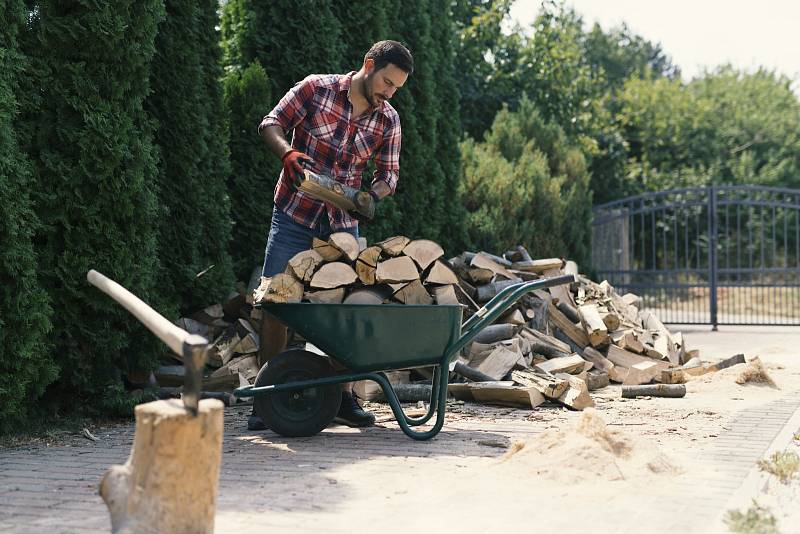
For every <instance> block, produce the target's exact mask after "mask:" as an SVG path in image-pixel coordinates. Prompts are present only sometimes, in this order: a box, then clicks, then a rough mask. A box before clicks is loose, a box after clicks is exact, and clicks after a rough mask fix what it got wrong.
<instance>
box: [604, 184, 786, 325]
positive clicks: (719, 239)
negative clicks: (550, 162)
mask: <svg viewBox="0 0 800 534" xmlns="http://www.w3.org/2000/svg"><path fill="white" fill-rule="evenodd" d="M593 214H594V220H593V231H592V237H593V242H592V262H593V267H594V269H595V272H596V273H597V275H598V277H599V279H600V280H603V279H605V280H608V281H609V282H610V283H611V284H612V285H613V286H615V287H616V288H617V291H618V292H620V293H624V292H632V293H636V294H637V295H639V296H640V297H642V299H643V307H645V308H649V309H653V310H655V311H656V312H657V313H658V316H659V318H660V319H661V320H662V321H663V322H665V323H673V324H675V323H679V324H711V325H713V326H714V328H716V326H717V325H718V324H725V325H734V324H738V325H800V190H793V189H778V188H771V187H760V186H710V187H700V188H687V189H672V190H669V191H661V192H657V193H648V194H644V195H639V196H635V197H629V198H625V199H622V200H617V201H615V202H609V203H607V204H602V205H599V206H596V207H595V208H594V209H593Z"/></svg>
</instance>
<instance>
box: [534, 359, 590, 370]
mask: <svg viewBox="0 0 800 534" xmlns="http://www.w3.org/2000/svg"><path fill="white" fill-rule="evenodd" d="M586 363H588V362H587V361H586V360H584V359H583V358H581V357H580V356H579V355H577V354H573V355H571V356H561V357H559V358H552V359H550V360H547V361H544V362H541V363H537V364H536V365H534V366H533V368H534V369H536V370H537V371H541V372H542V373H550V374H553V375H554V374H556V373H567V374H575V373H580V372H581V371H583V367H584V364H586Z"/></svg>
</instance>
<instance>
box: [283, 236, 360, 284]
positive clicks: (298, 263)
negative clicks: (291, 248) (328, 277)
mask: <svg viewBox="0 0 800 534" xmlns="http://www.w3.org/2000/svg"><path fill="white" fill-rule="evenodd" d="M348 235H349V234H348ZM322 262H323V259H322V256H320V254H319V252H317V251H316V250H314V249H311V250H304V251H303V252H298V253H297V254H295V255H294V256H293V257H292V259H290V260H289V265H288V269H290V270H291V272H292V274H294V276H295V277H296V278H297V279H298V280H300V281H301V282H310V281H311V277H312V276H314V272H316V270H317V267H319V265H320V263H322Z"/></svg>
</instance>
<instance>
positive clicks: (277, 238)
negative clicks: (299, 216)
mask: <svg viewBox="0 0 800 534" xmlns="http://www.w3.org/2000/svg"><path fill="white" fill-rule="evenodd" d="M342 231H343V232H347V233H349V234H352V235H353V237H355V238H356V239H358V228H348V229H347V230H342ZM332 233H333V230H332V229H331V225H330V222H328V214H327V213H323V214H322V216H321V217H320V218H319V223H318V224H317V226H316V227H314V228H308V227H306V226H303V225H302V224H297V223H296V222H294V220H293V219H292V218H291V217H289V216H288V215H286V214H285V213H283V212H282V211H281V210H279V209H278V208H273V209H272V223H271V224H270V227H269V237H268V238H267V248H266V250H265V251H264V267H263V268H262V269H261V274H262V276H267V277H270V276H274V275H276V274H278V273H282V272H283V271H284V270H285V269H286V265H288V264H289V260H290V259H292V257H293V256H294V255H295V254H297V253H298V252H303V251H304V250H308V249H310V248H311V246H312V242H313V239H314V238H315V237H316V238H319V239H322V240H324V241H327V240H328V237H330V235H331V234H332Z"/></svg>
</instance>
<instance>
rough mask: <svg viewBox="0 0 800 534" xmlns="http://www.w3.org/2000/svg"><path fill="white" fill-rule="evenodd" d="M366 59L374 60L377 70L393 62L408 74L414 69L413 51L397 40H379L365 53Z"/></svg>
mask: <svg viewBox="0 0 800 534" xmlns="http://www.w3.org/2000/svg"><path fill="white" fill-rule="evenodd" d="M364 59H365V60H367V59H372V60H374V61H375V70H381V69H382V68H383V67H385V66H386V65H388V64H389V63H391V64H392V65H394V66H396V67H397V68H399V69H401V70H403V71H405V72H406V73H407V74H411V73H412V72H413V71H414V58H413V57H411V52H409V51H408V48H406V47H405V46H403V44H402V43H399V42H397V41H378V42H377V43H375V44H374V45H372V48H370V49H369V52H367V53H366V54H365V55H364Z"/></svg>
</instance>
